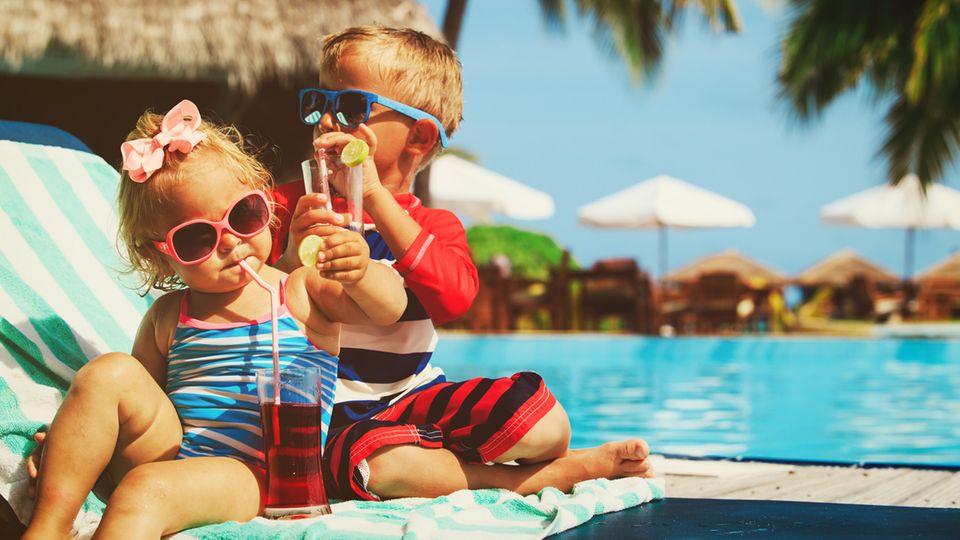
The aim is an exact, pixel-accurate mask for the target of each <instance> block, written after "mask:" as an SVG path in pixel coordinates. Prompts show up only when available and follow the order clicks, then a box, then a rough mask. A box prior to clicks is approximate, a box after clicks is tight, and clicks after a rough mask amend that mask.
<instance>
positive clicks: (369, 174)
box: [313, 124, 383, 199]
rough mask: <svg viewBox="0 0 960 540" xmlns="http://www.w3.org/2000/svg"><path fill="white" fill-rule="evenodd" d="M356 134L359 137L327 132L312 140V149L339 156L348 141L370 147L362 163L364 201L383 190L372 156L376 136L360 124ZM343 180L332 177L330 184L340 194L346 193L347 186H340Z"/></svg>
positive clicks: (344, 178)
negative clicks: (354, 141) (355, 141)
mask: <svg viewBox="0 0 960 540" xmlns="http://www.w3.org/2000/svg"><path fill="white" fill-rule="evenodd" d="M356 132H357V134H358V135H359V136H354V135H352V134H350V133H344V132H342V131H328V132H326V133H324V134H322V135H320V136H319V137H317V138H316V139H314V140H313V147H314V149H316V150H319V149H321V148H322V149H324V150H325V151H329V152H334V153H336V154H340V153H341V152H343V147H344V146H346V145H347V144H348V143H349V142H350V141H352V140H354V139H363V140H364V141H365V142H366V143H367V145H369V146H370V154H369V155H368V156H367V159H366V161H364V162H363V198H364V199H366V198H367V197H368V196H370V195H371V194H372V193H375V192H376V191H378V190H380V189H383V184H381V183H380V175H379V174H378V173H377V166H376V164H375V163H374V155H375V154H376V153H377V136H376V134H374V133H373V130H372V129H370V128H369V127H367V125H366V124H360V125H359V126H358V127H357V130H356ZM345 180H346V175H333V177H332V178H331V182H332V183H333V184H334V186H333V187H334V189H336V190H337V191H339V192H340V193H346V192H347V186H345V185H340V184H342V183H343V182H344V181H345Z"/></svg>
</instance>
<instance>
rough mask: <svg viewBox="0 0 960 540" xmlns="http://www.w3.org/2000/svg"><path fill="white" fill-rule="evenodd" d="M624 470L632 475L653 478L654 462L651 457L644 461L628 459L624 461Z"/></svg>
mask: <svg viewBox="0 0 960 540" xmlns="http://www.w3.org/2000/svg"><path fill="white" fill-rule="evenodd" d="M622 467H623V472H625V473H627V474H629V475H630V476H643V477H644V478H653V476H654V475H653V464H652V463H650V460H649V459H644V460H642V461H638V460H635V459H633V460H627V461H624V462H623V465H622Z"/></svg>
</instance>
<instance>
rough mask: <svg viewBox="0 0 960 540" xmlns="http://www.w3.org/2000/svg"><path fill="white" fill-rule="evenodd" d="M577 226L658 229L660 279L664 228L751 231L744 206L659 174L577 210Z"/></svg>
mask: <svg viewBox="0 0 960 540" xmlns="http://www.w3.org/2000/svg"><path fill="white" fill-rule="evenodd" d="M577 217H578V218H579V219H580V222H581V223H584V224H587V225H592V226H594V227H602V228H617V229H658V230H659V231H660V233H659V236H660V239H659V242H660V277H661V278H662V277H663V276H665V275H666V274H667V228H668V227H675V228H680V229H694V228H696V229H703V228H714V227H752V226H753V224H754V223H755V222H756V218H755V217H754V215H753V212H751V211H750V209H749V208H747V207H746V206H744V205H742V204H740V203H738V202H736V201H734V200H732V199H728V198H726V197H724V196H722V195H718V194H716V193H714V192H712V191H707V190H706V189H703V188H700V187H697V186H694V185H692V184H689V183H687V182H684V181H683V180H677V179H676V178H672V177H670V176H667V175H664V174H661V175H659V176H655V177H653V178H650V179H647V180H644V181H642V182H640V183H638V184H636V185H634V186H632V187H629V188H627V189H624V190H622V191H618V192H616V193H614V194H612V195H607V196H606V197H603V198H602V199H598V200H596V201H594V202H592V203H589V204H586V205H584V206H581V207H580V209H579V210H578V211H577Z"/></svg>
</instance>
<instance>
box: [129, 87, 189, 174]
mask: <svg viewBox="0 0 960 540" xmlns="http://www.w3.org/2000/svg"><path fill="white" fill-rule="evenodd" d="M199 127H200V110H199V109H197V106H196V105H194V104H193V102H192V101H190V100H189V99H185V100H183V101H181V102H180V103H177V104H176V105H175V106H174V107H173V108H172V109H170V112H168V113H167V114H166V116H164V117H163V122H162V123H161V124H160V133H157V134H156V135H155V136H153V137H152V138H151V137H145V138H143V139H134V140H132V141H126V142H125V143H123V144H122V145H120V153H121V154H122V155H123V170H125V171H129V172H130V179H131V180H133V181H134V182H146V181H147V179H148V178H150V175H152V174H153V173H154V172H155V171H157V170H158V169H159V168H160V167H162V166H163V151H164V148H165V147H169V150H170V151H171V152H174V151H176V152H181V153H183V154H186V153H188V152H190V151H191V150H193V147H194V146H196V145H197V143H199V142H200V141H202V140H204V139H206V138H207V135H206V134H205V133H201V132H199V131H197V128H199Z"/></svg>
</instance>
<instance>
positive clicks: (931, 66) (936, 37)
mask: <svg viewBox="0 0 960 540" xmlns="http://www.w3.org/2000/svg"><path fill="white" fill-rule="evenodd" d="M958 29H960V2H957V1H956V0H928V1H927V2H926V3H925V5H924V9H923V12H922V13H921V14H920V17H919V19H918V21H917V30H916V36H915V38H914V43H913V68H912V69H911V70H910V74H909V76H908V78H907V81H906V84H905V90H906V95H907V98H909V99H910V101H911V103H914V104H916V103H918V102H919V101H920V100H921V99H922V98H923V97H924V95H925V94H926V93H927V91H928V89H929V88H930V87H931V86H939V85H942V84H946V85H950V84H952V83H954V82H955V81H956V79H957V78H958V77H960V69H958V66H960V31H958Z"/></svg>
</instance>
